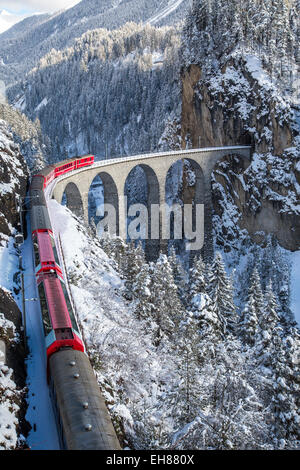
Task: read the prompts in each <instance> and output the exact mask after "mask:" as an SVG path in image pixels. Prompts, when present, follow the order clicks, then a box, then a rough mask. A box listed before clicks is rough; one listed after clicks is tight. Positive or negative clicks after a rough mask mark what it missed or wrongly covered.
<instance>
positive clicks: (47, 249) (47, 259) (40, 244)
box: [32, 230, 63, 278]
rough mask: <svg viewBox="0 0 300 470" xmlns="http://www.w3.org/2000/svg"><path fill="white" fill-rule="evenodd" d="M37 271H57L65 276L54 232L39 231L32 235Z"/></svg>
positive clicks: (59, 274) (37, 272)
mask: <svg viewBox="0 0 300 470" xmlns="http://www.w3.org/2000/svg"><path fill="white" fill-rule="evenodd" d="M32 243H33V251H34V264H35V272H36V274H39V273H40V272H44V273H47V272H56V273H57V275H58V276H60V277H61V278H63V275H62V269H61V267H60V263H59V258H58V254H57V250H56V245H55V241H54V237H53V234H52V232H50V231H49V230H46V231H37V232H34V233H33V235H32Z"/></svg>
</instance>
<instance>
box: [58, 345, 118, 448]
mask: <svg viewBox="0 0 300 470" xmlns="http://www.w3.org/2000/svg"><path fill="white" fill-rule="evenodd" d="M49 369H50V377H51V379H50V390H51V396H52V402H53V403H54V411H55V415H56V419H57V428H58V430H59V434H60V439H61V447H62V448H63V449H68V450H78V449H80V450H121V447H120V444H119V441H118V439H117V436H116V433H115V430H114V427H113V425H112V422H111V419H110V416H109V414H108V412H107V408H106V405H105V401H104V399H103V397H102V395H101V393H100V390H99V385H98V384H97V381H96V377H95V374H94V371H93V369H92V367H91V364H90V361H89V359H88V357H87V356H86V354H83V353H81V352H79V351H76V350H72V349H67V350H62V351H59V352H57V353H56V354H53V356H51V358H50V361H49ZM66 397H67V399H66Z"/></svg>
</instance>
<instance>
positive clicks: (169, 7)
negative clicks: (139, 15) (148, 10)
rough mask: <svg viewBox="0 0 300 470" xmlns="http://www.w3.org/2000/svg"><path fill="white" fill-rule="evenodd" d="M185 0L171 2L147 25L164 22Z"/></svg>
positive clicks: (172, 0) (170, 0)
mask: <svg viewBox="0 0 300 470" xmlns="http://www.w3.org/2000/svg"><path fill="white" fill-rule="evenodd" d="M183 1H184V0H169V1H168V3H167V5H166V6H165V8H163V9H162V10H161V11H160V12H159V13H157V14H156V15H155V16H153V17H152V18H150V19H149V20H148V21H147V23H150V24H156V23H158V22H159V21H161V20H163V19H164V18H165V17H166V16H169V15H170V14H171V13H173V11H175V10H176V9H177V8H178V7H179V6H180V5H181V4H182V2H183Z"/></svg>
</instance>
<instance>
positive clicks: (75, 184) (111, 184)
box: [50, 146, 251, 254]
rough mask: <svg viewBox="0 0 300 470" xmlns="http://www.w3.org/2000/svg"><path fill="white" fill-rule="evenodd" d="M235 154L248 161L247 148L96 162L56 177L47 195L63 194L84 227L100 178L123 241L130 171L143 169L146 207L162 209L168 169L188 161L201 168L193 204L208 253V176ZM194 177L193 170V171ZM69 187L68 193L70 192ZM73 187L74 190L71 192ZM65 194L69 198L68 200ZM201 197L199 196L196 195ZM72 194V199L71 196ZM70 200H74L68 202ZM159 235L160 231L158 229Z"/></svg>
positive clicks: (162, 216)
mask: <svg viewBox="0 0 300 470" xmlns="http://www.w3.org/2000/svg"><path fill="white" fill-rule="evenodd" d="M230 155H236V156H238V157H241V158H243V159H246V160H248V161H249V162H250V159H251V147H250V146H232V147H211V148H204V149H201V148H200V149H193V150H182V151H176V152H175V151H172V152H164V153H154V154H149V155H137V156H134V157H123V158H115V159H112V160H105V161H100V162H96V163H95V164H94V165H93V166H91V167H87V168H83V169H80V170H75V171H73V172H71V173H67V174H66V175H63V176H61V177H59V178H58V179H57V180H55V182H54V186H53V188H52V190H51V195H50V197H51V196H52V197H53V198H54V199H55V200H56V201H57V202H59V203H61V201H62V197H63V194H64V192H65V191H66V195H67V200H68V201H70V203H68V204H67V205H68V207H70V208H71V209H72V208H73V210H74V211H75V213H77V214H78V213H81V214H82V215H83V218H84V220H85V222H86V223H87V224H88V222H89V220H88V195H89V190H90V186H91V184H92V182H93V180H94V179H95V178H96V176H100V177H101V179H102V182H103V185H104V194H105V203H110V204H112V205H113V206H114V207H115V209H116V212H117V234H118V235H119V236H120V237H121V238H123V239H126V238H127V218H126V214H127V207H126V204H127V203H126V197H125V184H126V180H127V178H128V176H129V174H130V172H131V171H132V170H133V169H134V168H135V167H136V166H140V167H142V168H143V169H144V171H145V173H146V176H147V181H148V194H149V196H150V197H149V200H148V206H149V205H151V204H160V205H161V206H162V207H163V205H164V204H165V202H166V181H167V176H168V172H169V170H170V169H171V167H172V166H173V165H174V164H175V163H176V162H177V161H179V160H188V161H189V162H190V163H191V164H192V166H193V167H194V168H195V169H197V167H198V168H200V169H201V173H202V178H201V180H202V181H203V185H201V184H200V178H198V177H197V176H196V193H197V196H196V198H197V201H201V203H203V204H204V227H205V234H204V247H205V252H206V253H207V254H209V252H210V250H211V247H210V244H211V242H210V240H211V233H212V220H211V219H212V217H211V214H212V194H211V174H212V171H213V169H214V167H215V165H216V163H217V162H218V161H219V160H220V159H222V158H224V157H227V156H230ZM196 175H197V171H196ZM70 188H71V190H70ZM75 188H76V189H75ZM68 194H69V197H68ZM200 194H201V195H200ZM72 195H73V196H72ZM72 197H74V200H73V201H72ZM165 218H166V214H165V213H164V211H163V210H162V211H161V214H160V227H161V226H162V224H163V223H164V221H165ZM160 234H161V229H160ZM160 247H161V249H162V250H163V251H164V250H165V247H166V241H165V240H162V239H161V240H160Z"/></svg>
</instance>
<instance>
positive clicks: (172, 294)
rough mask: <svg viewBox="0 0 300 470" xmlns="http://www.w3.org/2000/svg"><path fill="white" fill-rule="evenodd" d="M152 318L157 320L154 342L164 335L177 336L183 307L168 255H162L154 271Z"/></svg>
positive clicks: (157, 341) (158, 342) (158, 341)
mask: <svg viewBox="0 0 300 470" xmlns="http://www.w3.org/2000/svg"><path fill="white" fill-rule="evenodd" d="M152 283H153V284H152V286H153V287H152V298H153V308H152V318H153V321H154V322H155V325H156V326H155V332H154V344H155V345H156V346H158V345H159V344H160V342H161V339H162V338H163V336H164V335H167V336H171V335H173V336H175V335H176V332H177V330H178V327H179V324H180V322H181V319H182V313H183V308H182V305H181V302H180V299H179V296H178V292H177V286H176V284H175V282H174V278H173V273H172V269H171V266H170V263H169V261H168V258H167V256H166V255H163V254H162V255H160V257H159V258H158V260H157V262H156V264H155V265H154V266H153V273H152Z"/></svg>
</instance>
